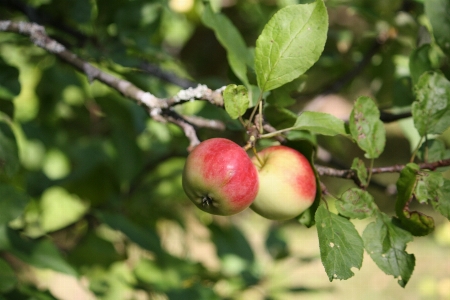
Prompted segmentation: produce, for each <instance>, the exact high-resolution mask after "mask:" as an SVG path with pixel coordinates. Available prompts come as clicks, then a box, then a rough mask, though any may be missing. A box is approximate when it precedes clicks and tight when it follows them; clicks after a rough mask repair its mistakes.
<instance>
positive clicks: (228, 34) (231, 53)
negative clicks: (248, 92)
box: [202, 4, 252, 87]
mask: <svg viewBox="0 0 450 300" xmlns="http://www.w3.org/2000/svg"><path fill="white" fill-rule="evenodd" d="M202 22H203V24H205V25H206V26H207V27H209V28H211V29H212V30H213V31H214V33H215V34H216V37H217V40H219V42H220V44H221V45H222V46H223V47H224V48H225V50H226V51H227V59H228V62H229V64H230V67H231V69H232V70H233V72H234V74H235V75H236V76H237V77H238V78H239V79H240V80H241V81H242V83H243V84H245V86H247V87H248V86H249V85H250V84H249V81H248V78H247V66H252V63H251V59H250V52H249V51H248V49H247V46H246V45H245V42H244V39H243V38H242V36H241V34H240V33H239V31H238V30H237V29H236V27H235V26H234V25H233V23H231V21H230V20H229V19H228V18H227V17H226V16H225V15H223V14H220V13H214V12H213V10H212V9H211V6H210V5H209V4H207V5H205V6H204V10H203V15H202Z"/></svg>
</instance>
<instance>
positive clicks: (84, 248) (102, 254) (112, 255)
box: [68, 231, 124, 268]
mask: <svg viewBox="0 0 450 300" xmlns="http://www.w3.org/2000/svg"><path fill="white" fill-rule="evenodd" d="M123 259H124V257H123V255H121V254H120V253H119V252H118V251H117V249H116V248H115V247H114V244H113V243H112V242H110V241H107V240H105V239H103V238H101V237H99V236H98V235H97V234H96V233H95V232H94V231H89V232H88V233H87V234H86V235H85V236H83V238H82V239H81V240H80V241H78V243H77V246H76V247H74V248H73V249H72V250H71V251H70V253H69V255H68V260H69V261H70V262H71V263H72V264H73V265H76V266H78V267H87V266H102V267H104V268H108V267H109V266H110V265H111V264H112V263H114V262H116V261H119V260H123Z"/></svg>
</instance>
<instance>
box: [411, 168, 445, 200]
mask: <svg viewBox="0 0 450 300" xmlns="http://www.w3.org/2000/svg"><path fill="white" fill-rule="evenodd" d="M419 175H420V176H419V179H418V181H417V183H416V188H415V190H414V196H415V197H416V200H417V201H418V202H419V203H428V201H431V200H433V199H438V198H439V197H440V196H441V188H442V186H443V184H444V178H443V177H442V173H438V172H429V171H421V172H420V173H419Z"/></svg>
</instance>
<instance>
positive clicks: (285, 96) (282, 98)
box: [266, 78, 304, 107]
mask: <svg viewBox="0 0 450 300" xmlns="http://www.w3.org/2000/svg"><path fill="white" fill-rule="evenodd" d="M303 82H304V80H303V79H302V78H297V79H294V80H293V81H291V82H289V83H286V84H284V85H282V86H280V87H278V88H276V89H274V90H272V91H270V95H269V96H268V97H267V99H266V103H269V104H273V105H277V106H279V107H286V106H290V105H293V104H295V99H294V98H292V96H291V94H292V93H294V92H296V91H298V90H299V87H300V86H301V84H302V83H303Z"/></svg>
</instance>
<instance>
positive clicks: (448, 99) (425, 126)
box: [412, 72, 450, 136]
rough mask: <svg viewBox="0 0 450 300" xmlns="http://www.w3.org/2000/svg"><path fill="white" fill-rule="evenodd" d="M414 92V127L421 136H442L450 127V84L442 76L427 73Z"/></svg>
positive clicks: (421, 77)
mask: <svg viewBox="0 0 450 300" xmlns="http://www.w3.org/2000/svg"><path fill="white" fill-rule="evenodd" d="M414 90H415V94H416V98H417V101H415V102H414V103H413V104H412V115H413V119H414V126H415V127H416V128H417V130H418V131H419V134H420V135H421V136H425V135H427V134H441V133H442V132H444V131H445V130H446V129H447V128H448V127H449V126H450V105H449V104H450V82H449V81H448V80H447V79H446V78H445V76H444V75H442V74H439V73H436V72H426V73H424V74H423V75H422V76H420V78H419V81H418V83H417V84H416V86H415V87H414Z"/></svg>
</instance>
